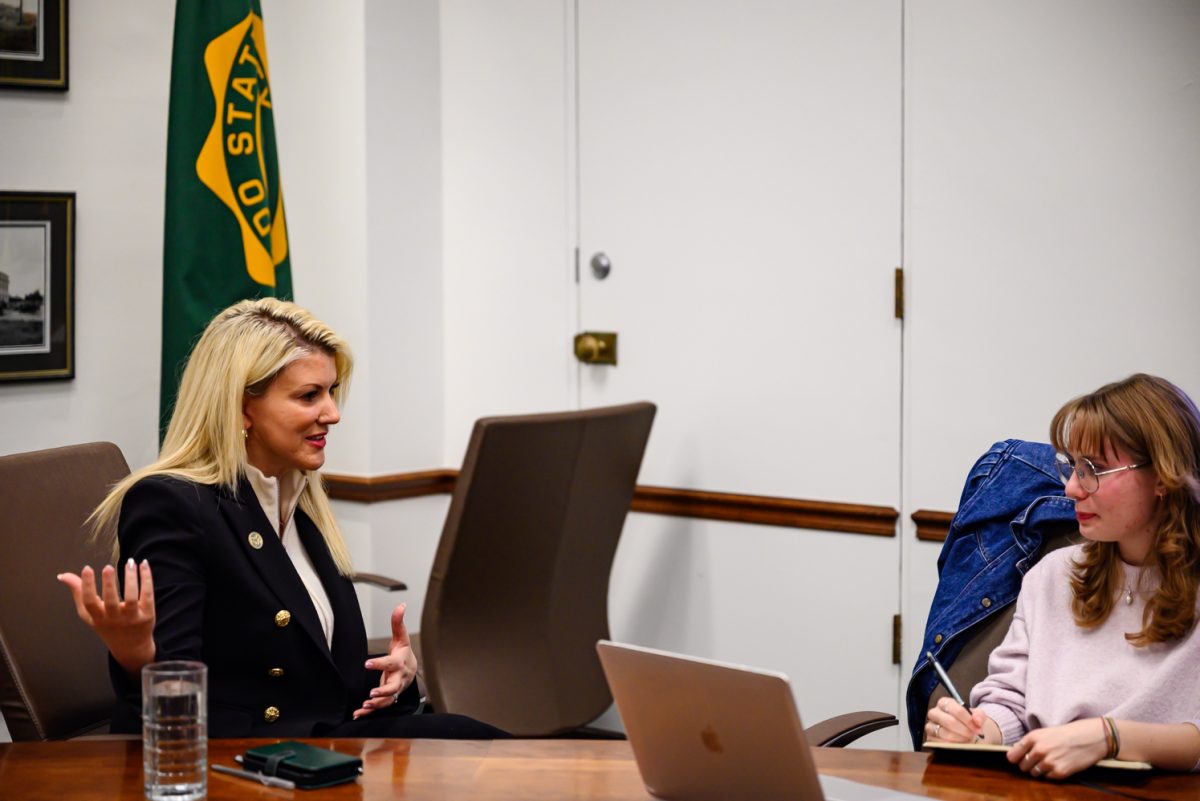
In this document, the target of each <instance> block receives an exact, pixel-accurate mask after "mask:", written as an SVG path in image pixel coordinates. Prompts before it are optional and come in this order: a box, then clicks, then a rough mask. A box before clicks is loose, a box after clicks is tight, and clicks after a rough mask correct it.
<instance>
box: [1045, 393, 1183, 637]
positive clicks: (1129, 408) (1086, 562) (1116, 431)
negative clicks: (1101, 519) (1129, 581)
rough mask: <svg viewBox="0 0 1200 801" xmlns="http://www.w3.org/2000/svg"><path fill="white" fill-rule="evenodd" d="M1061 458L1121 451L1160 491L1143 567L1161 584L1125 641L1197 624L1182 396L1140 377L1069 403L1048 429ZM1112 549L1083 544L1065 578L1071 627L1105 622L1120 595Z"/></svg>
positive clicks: (1179, 633)
mask: <svg viewBox="0 0 1200 801" xmlns="http://www.w3.org/2000/svg"><path fill="white" fill-rule="evenodd" d="M1050 441H1051V442H1052V443H1054V447H1055V448H1057V449H1058V450H1060V451H1067V450H1070V451H1073V452H1075V453H1080V452H1091V453H1104V452H1106V451H1109V450H1111V449H1112V448H1113V447H1117V448H1120V449H1121V450H1123V451H1125V453H1127V454H1128V455H1129V457H1130V458H1131V459H1132V460H1133V462H1134V463H1146V464H1147V468H1146V469H1149V470H1153V471H1154V474H1155V477H1156V478H1157V479H1158V484H1159V486H1160V488H1161V491H1162V497H1161V499H1160V501H1159V504H1158V516H1157V518H1156V520H1155V529H1156V532H1155V538H1154V544H1153V546H1152V548H1151V552H1150V555H1149V557H1148V559H1147V565H1148V566H1153V567H1155V568H1157V569H1158V572H1159V574H1160V575H1161V576H1162V584H1161V585H1160V586H1159V588H1158V590H1157V591H1156V592H1155V594H1154V596H1153V597H1152V598H1150V600H1149V601H1147V603H1146V609H1145V611H1144V612H1143V614H1142V630H1141V631H1138V632H1130V633H1127V634H1126V635H1125V637H1126V639H1128V640H1129V641H1130V642H1131V643H1133V644H1134V645H1139V646H1140V645H1149V644H1151V643H1157V642H1168V641H1170V640H1177V639H1180V638H1182V637H1183V636H1184V635H1186V634H1187V633H1188V632H1189V631H1190V630H1191V628H1192V626H1193V624H1194V623H1195V621H1196V590H1197V584H1198V583H1200V411H1198V410H1197V409H1196V404H1195V403H1193V402H1192V399H1191V398H1189V397H1188V396H1187V394H1186V393H1184V392H1183V390H1181V389H1179V387H1177V386H1175V385H1174V384H1172V383H1171V382H1170V381H1166V380H1164V379H1162V378H1157V377H1155V376H1151V375H1146V374H1144V373H1138V374H1136V375H1131V376H1130V377H1129V378H1126V379H1124V380H1123V381H1117V382H1114V383H1112V384H1107V385H1105V386H1103V387H1101V388H1100V389H1098V390H1096V391H1095V392H1092V393H1090V394H1088V395H1081V396H1080V397H1078V398H1075V399H1074V400H1072V401H1070V402H1068V403H1067V404H1066V405H1065V406H1063V407H1062V408H1061V409H1059V410H1058V413H1057V414H1055V415H1054V420H1053V421H1052V422H1051V423H1050ZM1120 565H1121V560H1120V556H1119V554H1118V551H1117V545H1116V543H1112V542H1092V541H1089V542H1087V543H1086V544H1084V546H1083V556H1082V560H1081V561H1080V562H1077V563H1076V564H1075V567H1074V570H1073V572H1072V575H1071V589H1072V591H1073V594H1074V598H1073V600H1072V602H1071V610H1072V612H1073V613H1074V615H1075V621H1076V623H1078V624H1079V625H1080V626H1083V627H1085V628H1094V627H1096V626H1099V625H1100V624H1101V623H1103V622H1104V621H1105V620H1106V619H1107V618H1108V615H1109V613H1110V612H1111V611H1112V608H1113V604H1114V603H1115V601H1116V596H1117V593H1118V591H1119V590H1120V588H1121V582H1122V572H1123V571H1122V569H1121V566H1120Z"/></svg>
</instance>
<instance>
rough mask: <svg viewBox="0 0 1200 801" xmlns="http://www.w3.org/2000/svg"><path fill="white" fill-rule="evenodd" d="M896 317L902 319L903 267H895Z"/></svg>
mask: <svg viewBox="0 0 1200 801" xmlns="http://www.w3.org/2000/svg"><path fill="white" fill-rule="evenodd" d="M896 319H897V320H903V319H904V268H903V267H897V268H896Z"/></svg>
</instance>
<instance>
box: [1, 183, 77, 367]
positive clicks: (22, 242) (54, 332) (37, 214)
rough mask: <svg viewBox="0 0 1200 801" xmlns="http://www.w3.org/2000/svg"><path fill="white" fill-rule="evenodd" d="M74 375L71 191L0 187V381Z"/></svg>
mask: <svg viewBox="0 0 1200 801" xmlns="http://www.w3.org/2000/svg"><path fill="white" fill-rule="evenodd" d="M74 377H75V193H74V192H0V381H44V380H50V379H70V378H74Z"/></svg>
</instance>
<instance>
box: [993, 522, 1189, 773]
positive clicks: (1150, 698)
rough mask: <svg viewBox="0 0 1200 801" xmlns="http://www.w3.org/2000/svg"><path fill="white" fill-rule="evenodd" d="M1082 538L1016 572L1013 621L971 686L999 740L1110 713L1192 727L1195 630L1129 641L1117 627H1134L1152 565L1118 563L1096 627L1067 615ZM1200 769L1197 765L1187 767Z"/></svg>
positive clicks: (1154, 581)
mask: <svg viewBox="0 0 1200 801" xmlns="http://www.w3.org/2000/svg"><path fill="white" fill-rule="evenodd" d="M1081 548H1082V546H1074V547H1069V548H1060V549H1059V550H1057V551H1052V552H1051V553H1049V554H1046V556H1044V557H1043V558H1042V560H1041V561H1040V562H1038V563H1037V564H1036V565H1035V566H1034V567H1033V569H1031V570H1030V571H1029V573H1028V574H1026V576H1025V580H1024V582H1023V583H1022V584H1021V594H1020V595H1019V596H1018V597H1017V609H1016V613H1015V614H1014V615H1013V621H1012V626H1011V627H1010V628H1009V630H1008V635H1007V636H1006V637H1005V638H1004V642H1002V643H1001V644H1000V646H999V647H998V648H996V650H995V651H993V652H992V655H991V658H990V659H989V660H988V677H987V678H986V679H984V680H983V681H981V682H980V683H979V684H977V685H976V686H975V688H974V689H973V690H971V706H972V707H979V708H980V709H982V710H983V711H984V713H986V714H987V715H988V716H989V717H990V718H991V719H992V720H994V721H996V724H997V725H998V726H999V727H1000V731H1001V732H1002V733H1003V735H1004V742H1005V743H1013V742H1016V741H1017V740H1018V739H1020V737H1021V735H1023V734H1024V733H1025V732H1027V731H1029V730H1031V729H1038V728H1042V727H1045V726H1058V725H1061V724H1063V723H1070V722H1071V721H1073V720H1080V719H1082V718H1092V717H1099V716H1101V715H1109V716H1111V717H1113V718H1116V719H1117V720H1138V721H1143V722H1147V723H1191V724H1193V725H1194V726H1196V727H1197V728H1200V635H1198V634H1197V633H1196V631H1197V629H1196V627H1193V629H1192V631H1191V632H1190V633H1189V634H1188V635H1187V637H1185V638H1184V639H1182V640H1178V641H1175V642H1171V643H1156V644H1154V645H1149V646H1145V647H1141V648H1139V647H1136V646H1134V645H1132V644H1130V643H1129V642H1128V641H1127V640H1126V639H1125V633H1126V632H1135V631H1139V630H1141V627H1142V610H1143V609H1144V608H1145V606H1146V600H1147V599H1148V598H1149V597H1151V596H1152V595H1153V594H1154V590H1155V589H1156V588H1157V586H1158V584H1159V578H1158V572H1157V570H1155V569H1153V568H1141V567H1137V566H1134V565H1124V568H1125V584H1126V585H1127V586H1128V587H1130V588H1132V589H1133V603H1132V604H1126V603H1125V590H1121V592H1120V598H1118V599H1117V602H1116V604H1115V605H1114V606H1113V610H1112V613H1111V614H1110V615H1109V616H1108V619H1107V620H1105V621H1104V623H1103V624H1101V625H1100V626H1099V627H1098V628H1095V629H1083V628H1080V627H1079V626H1077V625H1076V624H1075V618H1074V616H1073V615H1072V614H1071V585H1070V573H1071V570H1072V567H1073V564H1072V563H1073V562H1074V561H1075V560H1076V559H1077V558H1079V556H1080V552H1081ZM1197 768H1200V763H1197V766H1196V767H1195V768H1193V770H1196V769H1197Z"/></svg>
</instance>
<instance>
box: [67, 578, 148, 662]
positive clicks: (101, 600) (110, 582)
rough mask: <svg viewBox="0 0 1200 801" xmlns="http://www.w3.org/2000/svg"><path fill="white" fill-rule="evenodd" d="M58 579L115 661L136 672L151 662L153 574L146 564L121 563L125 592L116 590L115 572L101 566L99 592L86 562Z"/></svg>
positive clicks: (82, 618) (85, 621)
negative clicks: (76, 572)
mask: <svg viewBox="0 0 1200 801" xmlns="http://www.w3.org/2000/svg"><path fill="white" fill-rule="evenodd" d="M58 580H59V581H61V582H62V583H63V584H65V585H66V586H67V589H69V590H70V591H71V597H72V598H73V599H74V600H75V612H76V613H77V614H78V615H79V619H80V620H82V621H83V622H84V623H86V624H88V625H89V626H91V627H92V630H93V631H95V632H96V634H98V635H99V636H100V639H101V640H103V641H104V644H105V645H106V646H108V650H109V652H110V653H111V654H112V655H113V658H114V659H116V660H117V663H118V664H120V665H121V667H123V668H124V669H125V671H126V672H127V673H130V674H133V675H136V674H137V673H138V672H139V671H140V670H141V669H142V666H143V665H147V664H149V663H150V662H153V661H154V577H153V576H152V575H151V574H150V564H149V563H148V562H146V561H145V560H142V563H141V564H140V565H138V564H136V563H135V562H134V561H133V560H132V559H130V560H129V561H127V562H126V563H125V594H124V597H123V598H122V597H121V595H120V593H119V592H118V591H117V571H116V568H114V567H113V566H112V565H105V566H104V569H103V570H102V571H100V593H99V594H97V593H96V574H95V571H93V570H92V568H91V566H90V565H86V566H84V568H83V569H82V570H80V571H79V575H75V574H74V573H60V574H59V575H58Z"/></svg>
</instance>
